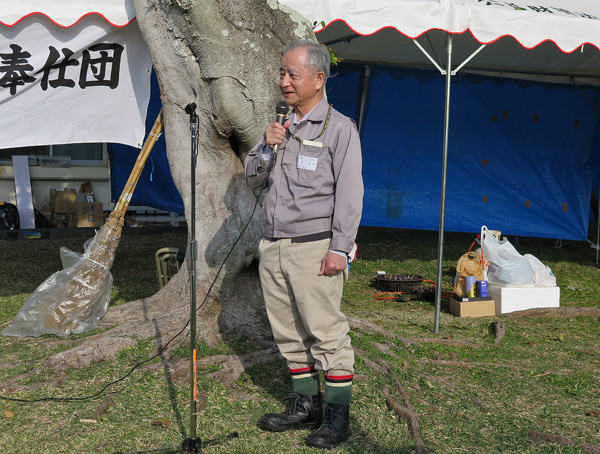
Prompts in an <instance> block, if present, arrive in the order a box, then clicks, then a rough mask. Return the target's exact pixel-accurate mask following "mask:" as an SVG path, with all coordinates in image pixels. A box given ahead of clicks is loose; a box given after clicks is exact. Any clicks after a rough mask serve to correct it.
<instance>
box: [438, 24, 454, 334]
mask: <svg viewBox="0 0 600 454" xmlns="http://www.w3.org/2000/svg"><path fill="white" fill-rule="evenodd" d="M446 52H447V54H448V65H447V69H446V71H445V72H446V97H445V103H444V144H443V156H442V188H441V195H440V227H439V233H438V260H437V281H436V282H437V284H436V287H435V318H434V331H435V333H436V334H437V333H438V332H439V331H440V308H441V303H442V271H443V265H442V263H443V256H444V224H445V219H446V167H447V164H448V126H449V122H450V81H451V78H452V35H451V34H450V33H448V35H446Z"/></svg>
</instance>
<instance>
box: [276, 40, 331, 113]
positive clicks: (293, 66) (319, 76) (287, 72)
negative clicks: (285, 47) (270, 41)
mask: <svg viewBox="0 0 600 454" xmlns="http://www.w3.org/2000/svg"><path fill="white" fill-rule="evenodd" d="M324 79H325V75H324V74H323V72H322V71H315V70H314V67H308V56H307V54H306V50H305V49H304V48H302V47H297V48H296V49H293V50H291V51H289V52H288V53H286V54H285V55H284V56H283V58H282V60H281V68H280V69H279V88H280V89H281V93H282V94H283V97H284V99H285V101H286V102H287V103H288V104H289V105H290V106H292V107H294V108H297V109H300V111H301V112H302V113H303V114H306V113H308V112H307V111H305V110H306V108H308V109H309V110H310V109H312V107H313V106H314V105H315V104H317V102H319V100H320V99H321V97H322V94H323V92H322V88H323V82H324Z"/></svg>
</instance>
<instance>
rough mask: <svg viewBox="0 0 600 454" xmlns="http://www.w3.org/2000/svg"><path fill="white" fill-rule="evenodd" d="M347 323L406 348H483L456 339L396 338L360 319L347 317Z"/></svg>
mask: <svg viewBox="0 0 600 454" xmlns="http://www.w3.org/2000/svg"><path fill="white" fill-rule="evenodd" d="M348 323H349V324H350V328H352V329H358V330H361V331H374V332H376V333H377V334H381V335H383V336H386V337H388V338H390V339H393V340H396V341H399V342H401V343H402V344H404V345H405V346H406V347H409V346H411V345H417V346H421V344H425V343H436V344H441V345H446V346H449V347H469V348H474V349H479V348H483V345H481V344H474V343H472V342H467V341H462V340H458V339H449V338H445V337H439V338H437V337H401V336H397V335H396V334H394V333H391V332H390V331H387V330H386V329H384V328H382V327H381V326H379V325H377V324H375V323H373V322H370V321H368V320H363V319H360V318H354V317H348Z"/></svg>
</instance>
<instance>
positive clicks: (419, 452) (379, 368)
mask: <svg viewBox="0 0 600 454" xmlns="http://www.w3.org/2000/svg"><path fill="white" fill-rule="evenodd" d="M354 351H355V353H356V354H357V355H358V356H360V357H361V359H362V360H363V361H364V362H365V364H367V365H369V367H371V368H372V369H373V370H375V371H376V372H377V373H379V374H391V375H392V377H393V378H394V383H395V384H396V387H397V388H398V392H399V393H400V394H401V395H402V397H403V399H404V402H405V404H406V405H400V404H399V403H398V402H397V401H396V400H395V399H394V398H393V397H392V395H391V394H390V392H389V390H388V388H387V387H385V388H384V389H383V395H384V397H385V402H386V404H387V406H388V407H390V408H393V409H394V410H395V411H396V413H397V414H398V416H400V417H402V418H403V419H405V420H406V421H407V422H408V426H409V431H410V435H411V437H412V438H413V440H414V441H415V449H414V452H415V454H427V452H428V451H427V448H426V447H425V443H424V442H423V438H422V437H421V429H420V428H419V415H418V414H417V413H416V412H415V410H414V409H413V406H412V404H411V403H410V397H409V396H408V393H407V392H406V390H405V389H404V387H403V386H402V385H401V384H400V382H399V381H398V378H397V377H396V373H395V372H394V370H393V369H392V367H391V366H390V364H389V363H388V362H387V361H385V360H383V359H379V360H378V361H372V360H370V359H369V358H367V357H366V354H365V352H364V351H362V350H360V349H357V348H354ZM427 405H429V406H430V407H432V405H430V404H427Z"/></svg>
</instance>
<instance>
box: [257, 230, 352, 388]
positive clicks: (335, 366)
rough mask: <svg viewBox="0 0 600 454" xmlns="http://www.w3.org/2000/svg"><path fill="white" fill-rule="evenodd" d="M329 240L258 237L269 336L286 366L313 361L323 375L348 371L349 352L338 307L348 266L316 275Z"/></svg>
mask: <svg viewBox="0 0 600 454" xmlns="http://www.w3.org/2000/svg"><path fill="white" fill-rule="evenodd" d="M329 243H330V240H329V239H325V240H319V241H310V242H305V243H293V242H292V240H291V239H279V240H269V239H263V240H262V241H261V242H260V245H259V253H260V266H259V273H260V283H261V286H262V290H263V294H264V298H265V305H266V309H267V315H268V317H269V322H270V323H271V328H272V330H273V336H274V337H275V341H276V342H277V345H278V346H279V350H280V351H281V354H282V355H283V356H284V358H285V359H286V360H287V362H288V367H289V368H290V369H301V368H303V367H306V366H307V365H308V366H312V365H313V364H314V366H315V369H317V370H322V371H325V372H327V373H328V374H329V375H333V376H336V375H351V374H353V373H354V352H353V350H352V347H351V345H350V336H348V331H349V326H348V321H347V319H346V316H345V315H344V314H343V313H342V312H341V310H340V303H341V299H342V290H343V287H344V282H345V281H346V279H347V278H348V270H345V271H344V272H340V273H338V274H337V275H335V276H325V275H323V276H318V273H319V270H320V268H321V260H322V259H323V258H324V257H325V254H326V253H327V251H328V248H329Z"/></svg>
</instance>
